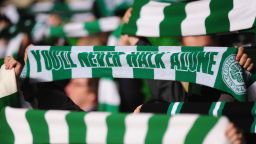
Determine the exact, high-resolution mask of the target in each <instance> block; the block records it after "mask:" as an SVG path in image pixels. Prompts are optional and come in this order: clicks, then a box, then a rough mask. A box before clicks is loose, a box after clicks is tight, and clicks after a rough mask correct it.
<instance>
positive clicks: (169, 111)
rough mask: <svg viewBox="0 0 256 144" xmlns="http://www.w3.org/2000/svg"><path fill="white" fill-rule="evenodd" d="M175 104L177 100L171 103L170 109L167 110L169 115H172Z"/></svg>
mask: <svg viewBox="0 0 256 144" xmlns="http://www.w3.org/2000/svg"><path fill="white" fill-rule="evenodd" d="M174 104H175V102H172V103H170V105H169V107H168V110H167V115H171V113H172V109H173V105H174Z"/></svg>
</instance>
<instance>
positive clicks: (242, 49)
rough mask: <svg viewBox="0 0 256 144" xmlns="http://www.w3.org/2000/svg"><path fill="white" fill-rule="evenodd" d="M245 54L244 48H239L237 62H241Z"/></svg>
mask: <svg viewBox="0 0 256 144" xmlns="http://www.w3.org/2000/svg"><path fill="white" fill-rule="evenodd" d="M243 54H244V48H243V47H239V48H238V52H237V55H236V60H237V61H239V60H240V59H241V58H242V56H243Z"/></svg>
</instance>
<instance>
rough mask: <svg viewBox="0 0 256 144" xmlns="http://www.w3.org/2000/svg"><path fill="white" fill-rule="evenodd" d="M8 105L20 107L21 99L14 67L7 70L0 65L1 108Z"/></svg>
mask: <svg viewBox="0 0 256 144" xmlns="http://www.w3.org/2000/svg"><path fill="white" fill-rule="evenodd" d="M0 61H2V60H0ZM6 106H12V107H18V106H20V101H19V97H18V90H17V84H16V77H15V72H14V69H12V70H6V69H5V66H4V65H0V110H1V109H2V108H4V107H6Z"/></svg>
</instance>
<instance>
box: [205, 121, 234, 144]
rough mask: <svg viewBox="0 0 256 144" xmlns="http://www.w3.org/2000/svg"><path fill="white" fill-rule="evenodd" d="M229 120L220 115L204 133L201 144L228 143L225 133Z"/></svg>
mask: <svg viewBox="0 0 256 144" xmlns="http://www.w3.org/2000/svg"><path fill="white" fill-rule="evenodd" d="M228 124H229V121H228V119H227V118H226V117H222V118H220V119H219V121H218V122H217V123H216V124H215V126H214V127H213V128H212V129H211V131H210V132H209V133H208V134H207V135H206V137H205V139H204V141H203V144H220V143H221V144H229V143H230V142H229V141H228V139H227V137H226V135H225V133H226V129H227V127H228Z"/></svg>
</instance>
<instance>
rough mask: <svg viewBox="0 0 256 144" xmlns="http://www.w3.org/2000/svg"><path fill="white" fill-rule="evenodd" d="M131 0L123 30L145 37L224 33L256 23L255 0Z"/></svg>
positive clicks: (250, 26)
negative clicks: (173, 1)
mask: <svg viewBox="0 0 256 144" xmlns="http://www.w3.org/2000/svg"><path fill="white" fill-rule="evenodd" d="M160 1H161V2H157V1H151V0H137V1H135V2H134V5H133V11H132V16H131V18H130V21H129V23H128V24H126V25H125V26H124V29H123V33H124V34H129V35H137V36H145V37H161V36H193V35H208V34H216V33H227V32H233V31H238V30H245V29H250V28H252V27H255V24H254V21H255V18H256V15H255V13H256V9H255V7H256V1H255V0H225V1H222V0H198V1H193V2H178V3H171V2H166V1H165V0H160Z"/></svg>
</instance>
